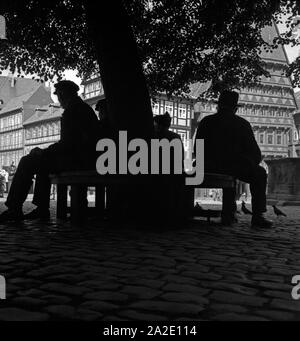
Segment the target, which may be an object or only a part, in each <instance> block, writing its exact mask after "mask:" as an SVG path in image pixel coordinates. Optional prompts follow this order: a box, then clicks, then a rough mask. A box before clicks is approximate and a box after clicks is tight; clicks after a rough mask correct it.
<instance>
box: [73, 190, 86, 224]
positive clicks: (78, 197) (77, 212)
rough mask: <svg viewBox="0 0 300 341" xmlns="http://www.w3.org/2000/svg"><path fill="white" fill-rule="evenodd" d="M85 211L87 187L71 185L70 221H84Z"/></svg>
mask: <svg viewBox="0 0 300 341" xmlns="http://www.w3.org/2000/svg"><path fill="white" fill-rule="evenodd" d="M86 211H87V187H86V186H82V185H72V188H71V222H72V224H75V225H79V224H81V223H83V222H84V219H85V216H86Z"/></svg>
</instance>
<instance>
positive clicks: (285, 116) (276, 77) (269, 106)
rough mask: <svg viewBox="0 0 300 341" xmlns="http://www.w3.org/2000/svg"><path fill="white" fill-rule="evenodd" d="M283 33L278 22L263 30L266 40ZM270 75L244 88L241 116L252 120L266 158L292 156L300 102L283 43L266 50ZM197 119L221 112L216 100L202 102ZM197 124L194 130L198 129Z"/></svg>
mask: <svg viewBox="0 0 300 341" xmlns="http://www.w3.org/2000/svg"><path fill="white" fill-rule="evenodd" d="M278 34H279V32H278V29H277V27H276V25H273V26H270V27H266V28H264V29H263V31H262V36H263V39H264V40H265V41H269V42H272V41H273V39H274V38H275V37H276V36H278ZM261 57H262V58H263V60H264V62H265V63H266V70H267V71H268V72H269V73H270V77H265V76H263V77H262V78H261V81H260V84H259V85H257V86H255V87H246V88H244V89H242V90H241V91H240V102H239V104H240V105H241V106H240V107H239V109H238V113H237V114H238V115H240V116H241V117H243V118H245V119H246V120H248V121H249V122H250V123H251V125H252V128H253V131H254V135H255V138H256V140H257V142H258V144H259V146H260V149H261V151H262V154H263V156H264V158H266V159H272V158H283V157H289V156H292V148H291V146H292V143H293V136H292V131H293V126H294V119H293V114H294V113H295V111H296V110H297V102H296V98H295V94H294V91H293V86H292V82H291V79H290V78H289V77H287V76H286V75H285V71H286V70H287V68H288V63H289V62H288V57H287V54H286V51H285V49H284V47H283V46H279V47H278V49H276V50H275V51H273V52H265V51H262V53H261ZM195 111H196V115H195V116H196V117H197V120H198V121H199V120H201V119H202V118H203V117H205V116H207V115H211V114H212V113H215V112H216V111H217V104H216V103H215V102H200V103H197V105H196V109H195ZM195 125H196V124H194V129H193V132H195Z"/></svg>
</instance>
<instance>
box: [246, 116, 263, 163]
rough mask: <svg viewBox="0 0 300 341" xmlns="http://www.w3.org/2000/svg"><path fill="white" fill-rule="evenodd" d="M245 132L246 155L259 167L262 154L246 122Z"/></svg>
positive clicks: (249, 125)
mask: <svg viewBox="0 0 300 341" xmlns="http://www.w3.org/2000/svg"><path fill="white" fill-rule="evenodd" d="M245 128H246V132H245V136H246V139H245V151H246V153H247V155H249V157H250V158H251V160H252V161H253V162H254V163H255V164H256V165H259V164H260V163H261V161H262V154H261V150H260V148H259V146H258V144H257V142H256V139H255V136H254V133H253V130H252V127H251V124H250V123H249V122H247V124H246V126H245Z"/></svg>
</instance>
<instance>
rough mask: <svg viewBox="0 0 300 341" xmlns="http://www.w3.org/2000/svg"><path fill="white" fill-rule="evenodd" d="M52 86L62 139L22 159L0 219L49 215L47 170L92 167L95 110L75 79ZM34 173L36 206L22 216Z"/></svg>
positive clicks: (94, 159) (95, 133) (96, 132)
mask: <svg viewBox="0 0 300 341" xmlns="http://www.w3.org/2000/svg"><path fill="white" fill-rule="evenodd" d="M55 89H56V91H55V94H56V95H57V97H58V100H59V102H60V105H61V106H62V108H63V109H64V112H63V114H62V118H61V139H60V141H59V142H58V143H55V144H53V145H51V146H50V147H49V148H47V149H39V148H36V149H34V150H32V152H31V153H30V154H29V155H27V156H24V157H23V158H22V159H21V161H20V163H19V165H18V168H17V170H16V173H15V175H14V178H13V182H12V185H11V188H10V191H9V195H8V197H7V201H6V206H7V207H8V210H7V211H5V212H4V213H2V214H1V215H0V223H4V222H7V221H21V220H23V219H39V218H41V219H48V218H49V216H50V214H49V205H50V190H51V184H50V180H49V174H50V173H58V172H61V171H67V170H80V169H91V168H94V167H95V162H96V143H97V135H98V131H97V129H98V127H97V124H98V120H97V116H96V114H95V112H94V111H93V109H92V108H91V107H90V106H89V105H87V104H86V103H84V102H83V100H82V99H81V98H80V97H79V96H78V91H79V87H78V86H77V85H76V84H75V83H73V82H71V81H61V82H59V83H57V84H56V85H55ZM35 175H36V182H35V190H34V197H33V204H34V205H35V206H37V208H36V209H35V210H33V211H32V212H31V213H29V214H27V215H25V216H24V215H23V212H22V206H23V203H24V202H25V200H26V198H27V195H28V192H29V190H30V187H31V185H32V179H33V177H34V176H35Z"/></svg>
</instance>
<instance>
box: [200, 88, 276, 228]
mask: <svg viewBox="0 0 300 341" xmlns="http://www.w3.org/2000/svg"><path fill="white" fill-rule="evenodd" d="M238 100H239V94H238V93H237V92H234V91H228V90H226V91H224V92H222V93H221V95H220V97H219V101H218V112H217V114H215V115H211V116H208V117H205V118H204V119H203V120H202V121H201V122H200V123H199V127H198V131H197V134H196V138H197V139H204V141H205V171H206V172H211V173H213V172H215V173H221V174H227V175H232V176H234V177H236V178H238V179H239V180H241V181H244V182H246V183H249V184H250V191H251V194H252V210H253V217H252V226H253V227H259V228H268V227H272V222H271V221H269V220H267V219H266V218H265V216H264V213H265V212H266V211H267V207H266V189H267V173H266V171H265V169H264V168H263V167H261V166H260V163H261V161H262V154H261V151H260V149H259V146H258V144H257V142H256V140H255V137H254V134H253V131H252V128H251V125H250V123H249V122H248V121H246V120H245V119H243V118H241V117H239V116H237V115H236V112H237V109H238ZM224 201H225V205H224V206H226V208H224V207H223V213H222V222H223V223H224V224H226V225H227V224H232V223H234V222H235V220H236V218H235V212H236V202H235V193H234V191H227V190H224Z"/></svg>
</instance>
